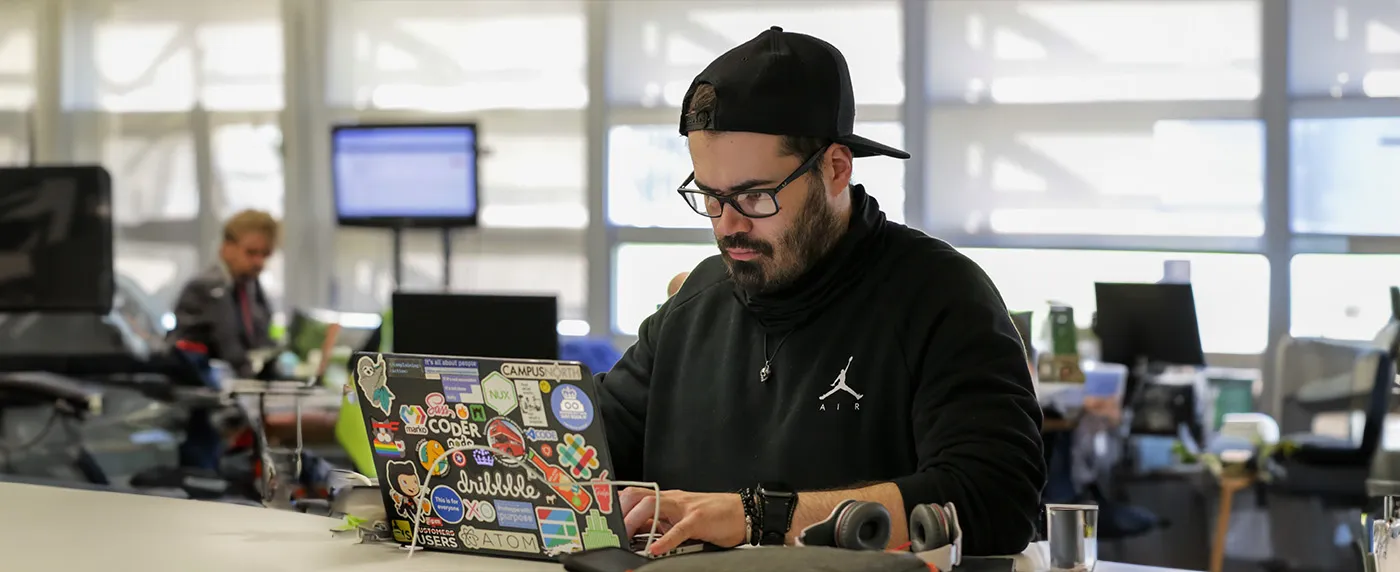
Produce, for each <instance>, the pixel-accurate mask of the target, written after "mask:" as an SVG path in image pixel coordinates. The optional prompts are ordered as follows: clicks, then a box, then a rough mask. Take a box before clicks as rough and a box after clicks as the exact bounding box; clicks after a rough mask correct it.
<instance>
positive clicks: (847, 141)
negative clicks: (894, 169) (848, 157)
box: [836, 135, 909, 159]
mask: <svg viewBox="0 0 1400 572" xmlns="http://www.w3.org/2000/svg"><path fill="white" fill-rule="evenodd" d="M836 142H837V143H840V144H842V145H845V146H847V147H850V148H851V154H852V155H855V156H857V157H874V156H876V155H884V156H886V157H894V158H896V159H908V158H909V154H908V153H905V152H904V151H900V150H899V149H895V148H894V147H890V146H889V145H885V144H883V143H876V142H874V141H871V140H869V139H866V138H864V137H861V136H859V135H847V136H845V137H840V138H837V139H836Z"/></svg>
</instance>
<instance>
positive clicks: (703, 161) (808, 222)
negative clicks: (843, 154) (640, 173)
mask: <svg viewBox="0 0 1400 572" xmlns="http://www.w3.org/2000/svg"><path fill="white" fill-rule="evenodd" d="M690 159H691V162H692V163H693V164H694V166H695V184H696V186H698V187H700V188H701V189H703V190H706V191H710V192H713V193H718V194H730V193H734V192H738V191H745V190H750V189H771V188H774V187H776V186H778V185H779V184H780V183H782V182H783V180H784V179H786V178H787V177H788V176H789V175H791V174H792V172H793V171H794V170H796V169H797V168H798V167H800V166H802V163H803V162H804V161H805V160H806V159H807V158H806V157H794V156H791V155H785V154H783V153H782V147H781V138H779V137H777V136H774V135H766V134H760V133H742V132H736V133H717V132H709V131H703V132H692V133H691V134H690ZM825 166H829V163H828V164H827V165H825ZM826 189H827V186H826V183H825V181H824V180H823V178H822V177H818V176H816V175H815V174H812V173H808V174H806V175H804V176H802V177H801V178H798V179H797V180H795V181H793V182H792V183H791V184H789V185H788V186H787V187H784V188H783V190H782V191H780V192H779V193H778V195H777V198H778V205H779V210H778V214H775V215H773V216H770V217H765V218H748V217H745V216H744V215H741V214H739V212H738V211H737V210H735V209H734V208H733V206H731V205H725V206H724V211H723V213H722V214H721V215H720V217H719V218H715V219H710V223H711V226H713V227H714V231H715V241H716V242H717V243H718V244H719V248H720V254H721V257H722V258H723V259H724V262H725V265H726V266H727V267H728V269H729V274H730V276H731V277H733V279H734V281H735V283H737V284H738V285H739V286H740V287H742V288H744V289H745V290H748V291H750V292H771V291H773V290H777V289H780V288H782V287H784V286H787V285H788V284H791V283H792V282H793V281H794V280H796V279H797V278H798V277H800V276H801V275H802V274H803V273H804V272H806V270H807V269H808V268H810V267H811V266H812V264H814V263H816V261H817V260H818V259H820V258H821V256H822V255H823V254H825V253H826V251H827V250H828V249H829V248H830V247H831V245H832V244H833V243H835V241H836V240H837V238H839V235H840V232H841V229H842V221H841V220H840V219H839V218H838V215H837V214H836V212H835V210H834V207H833V206H832V204H831V195H830V194H829V193H827V192H826Z"/></svg>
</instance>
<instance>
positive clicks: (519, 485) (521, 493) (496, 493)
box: [457, 469, 540, 501]
mask: <svg viewBox="0 0 1400 572" xmlns="http://www.w3.org/2000/svg"><path fill="white" fill-rule="evenodd" d="M457 492H459V493H462V494H463V495H465V496H469V497H495V498H506V499H521V500H531V501H532V500H537V499H539V498H540V490H539V489H537V488H535V485H534V482H533V481H531V480H530V479H528V478H527V477H526V476H525V474H524V473H520V472H501V471H493V470H490V469H481V470H478V471H459V472H458V473H457Z"/></svg>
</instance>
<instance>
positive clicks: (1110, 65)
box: [927, 0, 1308, 103]
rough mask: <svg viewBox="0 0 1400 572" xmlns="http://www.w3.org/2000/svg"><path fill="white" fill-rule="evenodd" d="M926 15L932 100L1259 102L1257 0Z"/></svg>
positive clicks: (939, 1)
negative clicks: (1256, 100) (1257, 99)
mask: <svg viewBox="0 0 1400 572" xmlns="http://www.w3.org/2000/svg"><path fill="white" fill-rule="evenodd" d="M1301 3H1308V0H1304V1H1303V2H1301ZM928 13H929V21H928V28H927V29H928V45H929V58H928V61H929V74H928V89H929V95H930V96H931V97H932V98H933V100H934V101H936V102H995V103H1054V102H1090V101H1148V100H1158V101H1163V100H1246V99H1254V98H1255V97H1257V96H1258V95H1259V89H1260V80H1259V51H1260V41H1259V37H1260V18H1259V15H1260V13H1259V0H1210V1H1204V2H1203V1H1199V0H1114V1H1112V2H1100V1H1098V0H1056V1H1052V2H1046V1H1042V0H996V1H992V2H989V1H987V0H933V1H932V2H930V4H929V10H928Z"/></svg>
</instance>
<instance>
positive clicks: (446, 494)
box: [432, 485, 463, 524]
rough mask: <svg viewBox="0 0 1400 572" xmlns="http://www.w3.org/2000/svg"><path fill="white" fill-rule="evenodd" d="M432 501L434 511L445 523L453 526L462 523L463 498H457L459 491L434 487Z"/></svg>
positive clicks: (440, 486)
mask: <svg viewBox="0 0 1400 572" xmlns="http://www.w3.org/2000/svg"><path fill="white" fill-rule="evenodd" d="M432 501H433V511H434V512H436V513H437V515H438V517H439V518H441V519H442V520H443V521H445V522H449V523H452V524H457V523H459V522H462V517H463V514H462V497H460V496H457V491H454V490H452V487H448V486H446V485H438V486H436V487H433V494H432Z"/></svg>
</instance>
